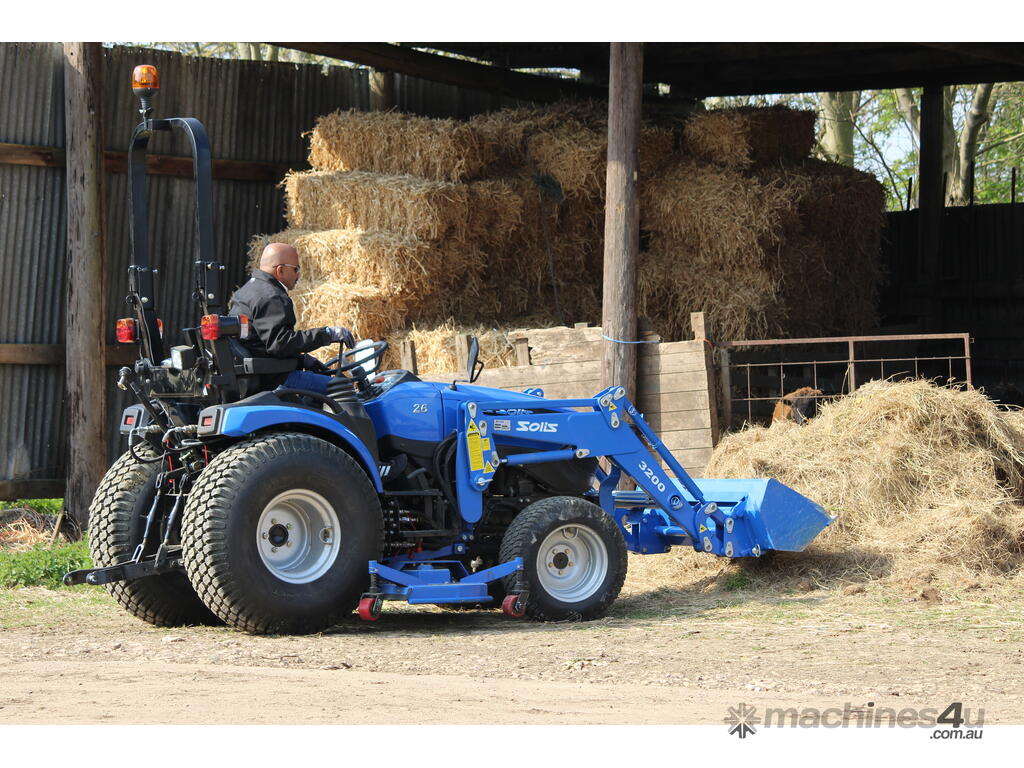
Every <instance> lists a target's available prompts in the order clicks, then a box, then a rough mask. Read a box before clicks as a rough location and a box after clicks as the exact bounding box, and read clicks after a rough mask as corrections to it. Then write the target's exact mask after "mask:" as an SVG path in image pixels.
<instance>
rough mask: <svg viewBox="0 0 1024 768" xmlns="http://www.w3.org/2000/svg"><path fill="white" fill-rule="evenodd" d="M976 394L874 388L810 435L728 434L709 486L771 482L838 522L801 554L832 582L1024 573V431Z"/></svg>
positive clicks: (774, 430) (822, 420)
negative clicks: (716, 480)
mask: <svg viewBox="0 0 1024 768" xmlns="http://www.w3.org/2000/svg"><path fill="white" fill-rule="evenodd" d="M1021 426H1022V419H1021V418H1020V417H1019V416H1016V415H1008V414H1007V413H1006V412H1003V411H1000V410H999V409H998V408H996V406H995V404H994V403H993V402H992V401H991V400H989V399H988V398H987V397H985V395H984V394H983V393H982V392H980V391H978V390H973V389H951V388H942V387H939V386H936V385H935V384H933V383H931V382H928V381H922V380H916V381H906V382H901V383H893V382H890V381H872V382H869V383H867V384H865V385H864V386H862V387H860V388H859V389H858V390H857V391H856V392H854V393H853V394H852V395H850V396H847V397H842V398H839V399H837V400H835V401H833V402H830V403H824V404H823V405H822V406H821V407H820V409H819V413H818V416H817V417H816V418H814V419H811V420H810V421H808V422H807V423H806V424H805V425H804V426H798V425H796V424H792V425H790V424H779V425H773V426H772V427H770V428H765V427H756V426H754V427H748V428H746V429H744V430H742V431H741V432H738V433H735V434H732V435H728V436H726V437H725V438H724V439H723V440H722V442H721V443H720V444H719V445H718V447H717V448H716V449H715V451H714V454H713V455H712V457H711V460H710V462H709V464H708V467H707V471H706V473H707V475H708V476H709V477H772V478H775V479H777V480H779V481H781V482H783V483H785V484H786V485H789V486H791V487H793V488H794V489H795V490H797V491H799V492H800V493H802V494H804V495H805V496H807V497H808V498H810V499H813V500H814V501H816V502H818V503H819V504H821V505H822V506H824V507H825V508H826V509H827V510H829V511H830V512H831V513H832V514H834V515H838V520H837V521H836V522H835V523H833V524H832V525H831V526H830V527H829V528H828V529H827V530H826V531H825V532H824V533H823V534H822V535H821V536H819V537H818V538H817V539H816V540H815V541H814V543H812V545H811V547H810V548H809V550H808V553H807V554H806V555H803V556H793V557H792V558H790V559H789V560H784V562H796V563H799V562H801V561H802V560H810V561H813V562H814V563H815V564H816V567H818V568H819V569H821V571H822V572H823V573H825V574H831V575H832V576H850V575H854V574H855V575H857V576H858V577H860V576H863V575H868V576H872V577H884V576H891V577H893V578H902V577H906V576H908V575H910V574H912V573H914V572H917V571H921V570H922V569H925V570H929V571H930V572H932V573H934V574H936V575H937V576H938V577H940V578H942V577H950V578H951V577H953V576H955V575H957V574H961V573H963V572H971V573H977V574H990V575H1001V574H1013V573H1018V574H1019V573H1020V572H1021V571H1022V569H1024V431H1022V430H1021Z"/></svg>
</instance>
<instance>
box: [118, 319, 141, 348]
mask: <svg viewBox="0 0 1024 768" xmlns="http://www.w3.org/2000/svg"><path fill="white" fill-rule="evenodd" d="M138 340H139V329H138V325H137V324H136V322H135V319H134V318H131V317H125V318H122V319H121V320H118V321H117V341H118V343H120V344H134V343H135V342H136V341H138Z"/></svg>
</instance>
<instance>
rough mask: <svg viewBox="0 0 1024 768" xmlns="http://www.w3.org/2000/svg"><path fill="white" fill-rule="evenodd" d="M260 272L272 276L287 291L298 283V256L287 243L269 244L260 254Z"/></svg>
mask: <svg viewBox="0 0 1024 768" xmlns="http://www.w3.org/2000/svg"><path fill="white" fill-rule="evenodd" d="M260 270H261V271H263V272H266V273H267V274H268V275H273V276H274V277H275V278H276V279H277V280H278V281H279V282H280V283H281V284H282V285H283V286H284V287H285V288H287V289H288V290H289V291H290V290H291V289H292V288H294V287H295V284H296V283H297V282H299V254H298V251H296V250H295V249H294V248H293V247H292V246H290V245H288V244H287V243H270V244H269V245H267V247H266V248H264V249H263V253H262V254H260Z"/></svg>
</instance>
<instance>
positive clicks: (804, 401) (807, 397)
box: [772, 387, 821, 424]
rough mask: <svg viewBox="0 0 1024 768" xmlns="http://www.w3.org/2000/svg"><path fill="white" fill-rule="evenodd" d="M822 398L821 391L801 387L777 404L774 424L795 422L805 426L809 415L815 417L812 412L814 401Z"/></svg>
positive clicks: (773, 414)
mask: <svg viewBox="0 0 1024 768" xmlns="http://www.w3.org/2000/svg"><path fill="white" fill-rule="evenodd" d="M820 396H821V390H820V389H812V388H811V387H800V389H798V390H796V391H794V392H790V393H789V394H788V395H786V396H785V397H783V398H782V399H781V400H779V402H777V403H776V404H775V410H774V411H773V412H772V424H774V423H775V422H777V421H795V422H796V423H797V424H803V423H804V422H805V421H807V419H808V416H809V415H813V414H812V413H811V410H812V409H813V407H814V400H815V398H816V397H820Z"/></svg>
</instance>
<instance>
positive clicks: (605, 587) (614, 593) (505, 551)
mask: <svg viewBox="0 0 1024 768" xmlns="http://www.w3.org/2000/svg"><path fill="white" fill-rule="evenodd" d="M514 557H521V558H523V567H524V569H525V573H524V580H525V585H526V589H527V590H528V591H529V598H528V600H527V602H526V615H527V616H529V617H530V618H532V619H537V620H539V621H589V620H591V619H599V618H601V617H602V616H604V615H605V613H607V612H608V608H609V607H610V606H611V604H612V603H613V602H614V601H615V598H616V597H618V596H619V591H620V590H621V589H622V583H623V582H624V581H625V579H626V542H625V540H624V539H623V538H622V531H620V530H619V527H618V526H617V525H616V524H615V522H614V521H613V520H612V519H611V518H610V517H609V516H608V515H607V514H606V513H605V511H604V510H603V509H601V507H599V506H597V505H596V504H593V503H591V502H589V501H585V500H584V499H579V498H576V497H574V496H555V497H552V498H549V499H542V500H540V501H536V502H534V503H533V504H530V505H529V506H528V507H526V508H524V509H523V510H522V511H521V512H520V513H519V514H518V515H516V517H515V519H514V520H513V521H512V524H511V525H510V526H509V527H508V530H507V531H506V532H505V536H504V538H502V541H501V554H500V558H501V562H503V563H504V562H508V561H509V560H511V559H512V558H514ZM504 585H505V589H506V590H507V591H508V592H509V593H512V592H514V591H515V589H516V575H515V574H512V575H510V576H507V577H505V580H504Z"/></svg>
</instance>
